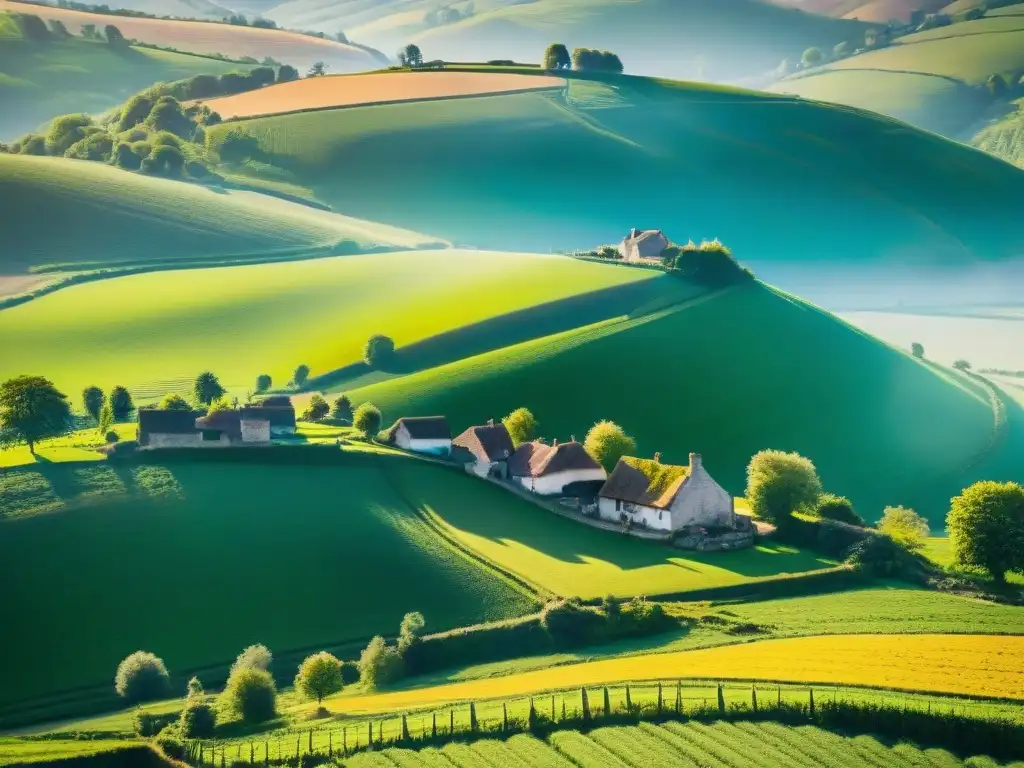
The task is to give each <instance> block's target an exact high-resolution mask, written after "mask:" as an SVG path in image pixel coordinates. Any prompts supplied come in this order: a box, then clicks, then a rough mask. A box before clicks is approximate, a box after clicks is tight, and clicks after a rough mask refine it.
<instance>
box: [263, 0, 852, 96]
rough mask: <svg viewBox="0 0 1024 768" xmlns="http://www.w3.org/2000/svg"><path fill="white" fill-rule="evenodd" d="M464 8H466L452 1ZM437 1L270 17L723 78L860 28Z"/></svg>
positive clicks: (708, 8) (720, 12)
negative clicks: (589, 56) (551, 46)
mask: <svg viewBox="0 0 1024 768" xmlns="http://www.w3.org/2000/svg"><path fill="white" fill-rule="evenodd" d="M451 6H452V7H454V8H455V9H456V10H460V11H463V10H466V8H467V7H468V6H467V4H464V3H452V4H451ZM436 8H437V4H436V3H430V2H424V1H423V0H413V1H412V2H395V1H394V0H392V1H391V2H373V3H366V2H360V0H350V2H341V3H338V2H333V3H327V2H324V0H289V1H288V2H284V3H282V4H280V5H278V6H277V7H275V8H273V9H272V10H271V11H269V12H268V15H269V16H270V17H272V18H274V19H275V20H277V21H278V22H280V23H283V24H285V25H287V26H300V27H303V28H306V27H312V28H314V29H320V30H323V31H325V32H332V31H334V30H336V29H338V28H342V29H345V30H346V31H347V32H348V34H349V35H350V36H351V37H352V39H354V40H360V41H363V42H366V43H369V44H370V45H374V46H376V47H378V48H382V49H383V50H392V49H394V48H396V47H397V46H399V45H402V44H404V43H406V42H408V40H409V39H410V38H411V39H413V40H415V41H416V42H417V43H419V44H420V46H421V47H422V48H423V50H424V52H425V54H426V56H427V57H428V58H445V59H449V60H456V61H487V60H489V59H495V58H499V59H514V60H516V61H524V62H537V61H539V60H540V57H541V54H542V52H543V50H544V48H545V47H546V46H547V45H548V43H550V42H552V41H553V40H562V41H564V42H565V43H566V44H567V45H568V46H569V48H570V49H571V48H573V47H576V46H588V47H596V48H605V49H610V50H614V51H615V52H616V53H618V54H619V56H620V57H621V58H622V60H623V62H624V63H625V65H626V69H627V71H629V72H634V73H638V74H657V75H661V76H669V77H696V76H698V75H703V77H702V78H701V79H705V78H706V79H709V80H716V81H722V80H728V79H735V78H738V77H743V76H749V75H758V74H761V73H763V72H766V71H768V70H771V69H773V68H774V67H776V66H777V65H778V63H779V62H780V61H781V60H782V59H783V58H786V57H787V56H789V57H793V56H799V54H800V52H802V51H803V50H804V49H805V48H807V47H808V46H810V45H823V46H824V45H827V46H829V47H831V46H833V45H835V44H836V43H837V42H839V41H841V40H845V39H847V38H849V37H857V36H859V35H862V34H863V30H864V29H865V28H866V25H863V24H860V23H858V22H852V21H841V20H837V19H828V18H824V17H821V16H815V15H812V14H806V13H800V12H797V11H793V10H789V9H783V8H779V7H777V6H773V5H770V4H767V3H763V2H757V1H756V0H719V2H716V3H713V4H709V3H705V2H700V1H699V0H527V1H526V2H513V1H512V0H483V1H482V2H476V3H474V4H473V12H472V14H471V15H469V16H468V17H467V18H465V19H462V20H460V21H457V22H456V23H449V24H444V25H440V26H433V27H431V26H429V25H428V24H427V23H426V20H425V18H426V14H427V12H429V11H431V10H436Z"/></svg>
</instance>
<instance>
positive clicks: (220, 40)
mask: <svg viewBox="0 0 1024 768" xmlns="http://www.w3.org/2000/svg"><path fill="white" fill-rule="evenodd" d="M0 11H12V12H16V13H32V14H35V15H37V16H41V17H42V18H44V19H58V20H60V21H62V22H64V24H65V26H66V27H67V28H68V30H69V31H70V32H71V33H72V34H78V32H79V30H80V29H81V27H82V25H83V24H95V25H96V26H97V27H99V28H100V29H102V28H103V27H104V26H106V25H107V24H113V25H114V26H116V27H117V28H118V29H120V30H121V32H122V34H124V36H125V37H126V38H128V39H135V40H140V41H142V42H144V43H151V44H154V45H160V46H164V47H169V48H176V49H177V50H179V51H188V52H190V53H221V54H224V55H225V56H228V57H230V58H235V59H237V58H241V57H243V56H250V57H252V58H254V59H256V60H257V61H262V60H263V59H264V58H266V57H267V56H270V57H272V58H274V59H276V60H277V61H280V62H282V63H284V64H291V65H292V66H294V67H297V68H298V69H299V70H300V71H303V72H304V71H305V70H306V69H308V68H309V67H310V66H311V65H312V64H313V62H315V61H322V62H324V63H325V64H327V65H328V66H329V67H330V68H331V70H332V71H334V72H359V71H362V70H366V69H375V68H377V67H378V66H379V62H377V61H376V60H375V59H374V57H373V56H371V55H370V54H369V53H368V52H366V51H364V50H363V49H361V48H357V47H356V46H352V45H346V44H343V43H339V42H336V41H335V40H324V39H320V38H316V37H309V36H308V35H301V34H299V33H297V32H287V31H284V30H277V29H260V28H256V27H241V26H232V25H230V24H215V23H210V22H196V21H177V20H173V19H150V18H137V17H128V16H112V15H104V14H102V13H89V12H85V11H73V10H70V9H67V8H56V7H45V6H38V5H30V4H26V3H19V2H17V0H0Z"/></svg>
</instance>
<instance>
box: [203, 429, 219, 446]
mask: <svg viewBox="0 0 1024 768" xmlns="http://www.w3.org/2000/svg"><path fill="white" fill-rule="evenodd" d="M219 440H220V432H218V431H217V430H216V429H204V430H203V442H204V443H207V442H209V443H216V442H218V441H219Z"/></svg>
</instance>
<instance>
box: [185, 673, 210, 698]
mask: <svg viewBox="0 0 1024 768" xmlns="http://www.w3.org/2000/svg"><path fill="white" fill-rule="evenodd" d="M205 693H206V691H204V690H203V684H202V682H201V681H200V680H199V678H198V677H196V676H195V675H193V676H192V678H191V679H190V680H189V681H188V688H187V692H186V694H185V699H186V700H188V701H191V700H193V699H202V698H203V695H204V694H205Z"/></svg>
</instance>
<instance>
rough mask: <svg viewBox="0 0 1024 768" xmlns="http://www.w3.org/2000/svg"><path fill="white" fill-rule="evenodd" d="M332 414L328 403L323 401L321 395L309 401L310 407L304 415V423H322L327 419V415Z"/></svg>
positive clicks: (314, 396)
mask: <svg viewBox="0 0 1024 768" xmlns="http://www.w3.org/2000/svg"><path fill="white" fill-rule="evenodd" d="M330 412H331V407H330V406H329V405H328V404H327V401H326V400H324V399H323V397H322V396H321V395H313V397H311V398H310V400H309V405H308V406H307V407H306V410H305V411H304V412H303V414H302V420H303V421H320V420H321V419H323V418H326V417H327V414H328V413H330Z"/></svg>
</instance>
